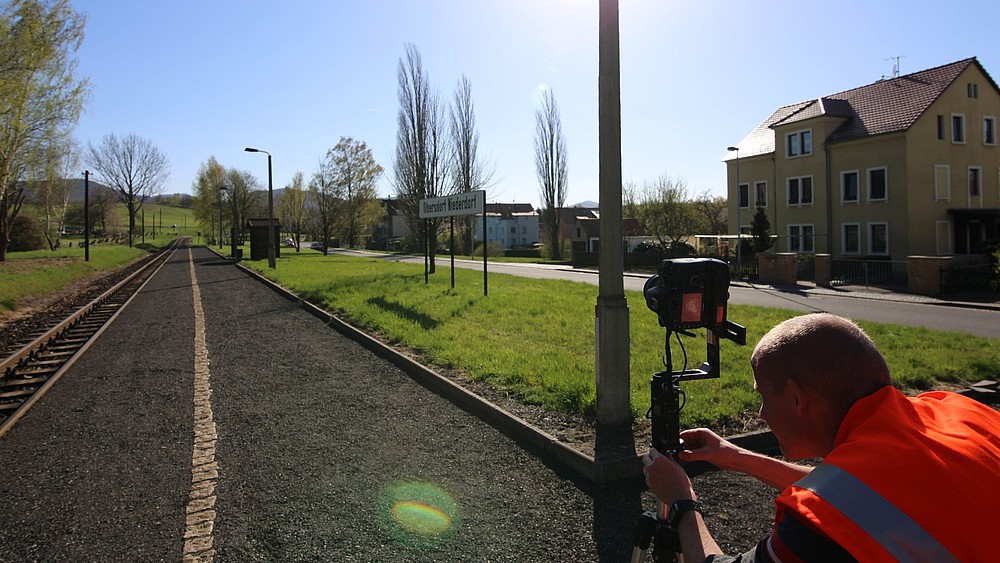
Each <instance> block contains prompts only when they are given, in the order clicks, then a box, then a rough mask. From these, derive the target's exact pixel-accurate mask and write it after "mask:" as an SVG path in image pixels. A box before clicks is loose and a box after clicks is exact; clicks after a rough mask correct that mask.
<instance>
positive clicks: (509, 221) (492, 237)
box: [473, 203, 538, 250]
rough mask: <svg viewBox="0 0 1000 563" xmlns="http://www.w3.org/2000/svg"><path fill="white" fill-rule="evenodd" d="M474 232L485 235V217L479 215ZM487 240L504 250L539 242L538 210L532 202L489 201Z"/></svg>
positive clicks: (477, 236) (476, 234)
mask: <svg viewBox="0 0 1000 563" xmlns="http://www.w3.org/2000/svg"><path fill="white" fill-rule="evenodd" d="M473 232H474V233H475V237H476V239H477V240H479V239H481V238H482V236H483V218H482V217H481V216H477V217H476V219H475V227H474V230H473ZM486 240H487V241H489V243H490V244H494V245H497V246H499V247H501V248H503V249H504V250H509V249H512V248H530V247H532V246H533V245H535V244H536V243H538V212H537V211H535V208H534V207H533V206H532V205H531V204H530V203H487V204H486Z"/></svg>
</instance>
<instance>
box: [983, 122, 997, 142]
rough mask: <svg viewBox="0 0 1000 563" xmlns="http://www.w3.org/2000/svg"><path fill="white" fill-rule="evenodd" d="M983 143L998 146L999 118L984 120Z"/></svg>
mask: <svg viewBox="0 0 1000 563" xmlns="http://www.w3.org/2000/svg"><path fill="white" fill-rule="evenodd" d="M983 143H985V144H987V145H995V144H997V118H995V117H984V118H983Z"/></svg>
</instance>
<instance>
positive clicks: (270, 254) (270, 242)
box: [243, 147, 274, 269]
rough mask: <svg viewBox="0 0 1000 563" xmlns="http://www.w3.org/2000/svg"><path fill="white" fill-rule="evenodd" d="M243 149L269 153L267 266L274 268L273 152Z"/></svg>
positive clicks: (249, 149)
mask: <svg viewBox="0 0 1000 563" xmlns="http://www.w3.org/2000/svg"><path fill="white" fill-rule="evenodd" d="M243 150H245V151H246V152H262V153H264V154H266V155H267V266H268V267H269V268H271V269H274V184H273V182H272V181H271V153H269V152H267V151H265V150H261V149H255V148H253V147H247V148H245V149H243Z"/></svg>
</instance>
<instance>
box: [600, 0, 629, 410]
mask: <svg viewBox="0 0 1000 563" xmlns="http://www.w3.org/2000/svg"><path fill="white" fill-rule="evenodd" d="M599 21H600V24H599V25H600V30H599V40H598V52H599V63H598V66H599V69H598V70H599V74H598V112H599V118H598V124H599V133H598V137H599V140H598V145H599V147H600V155H599V158H598V161H599V166H600V171H599V173H598V181H599V190H600V192H599V193H600V199H601V201H600V210H601V232H600V236H601V242H600V257H599V259H598V265H599V266H600V269H601V271H600V275H599V283H600V285H599V290H598V295H597V307H596V308H595V315H596V319H595V321H596V322H595V326H596V331H597V334H596V340H597V423H598V425H601V426H609V427H610V426H625V425H628V424H631V422H632V410H631V408H630V405H629V380H630V375H631V374H630V368H629V332H628V328H629V327H628V325H629V322H628V304H627V303H626V302H625V287H624V281H623V276H624V273H625V272H624V270H625V267H624V261H623V248H622V244H623V240H624V239H623V236H622V117H621V64H620V55H619V39H618V0H600V20H599Z"/></svg>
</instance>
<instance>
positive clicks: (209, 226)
mask: <svg viewBox="0 0 1000 563" xmlns="http://www.w3.org/2000/svg"><path fill="white" fill-rule="evenodd" d="M227 175H228V171H227V170H226V167H225V166H223V165H222V164H220V163H219V161H218V160H216V159H215V157H214V156H210V157H209V158H208V161H207V162H205V163H203V164H202V165H201V166H199V167H198V173H197V174H195V180H194V184H193V185H192V186H191V187H192V191H193V192H194V216H195V219H196V220H197V221H198V223H199V224H201V225H202V229H203V230H204V231H207V233H208V235H209V238H210V239H212V238H213V237H214V236H215V234H217V233H218V232H219V227H218V225H217V223H218V221H219V209H218V205H219V202H220V201H221V200H222V194H223V193H224V192H223V191H222V188H224V187H226V182H227V180H228V178H227Z"/></svg>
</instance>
